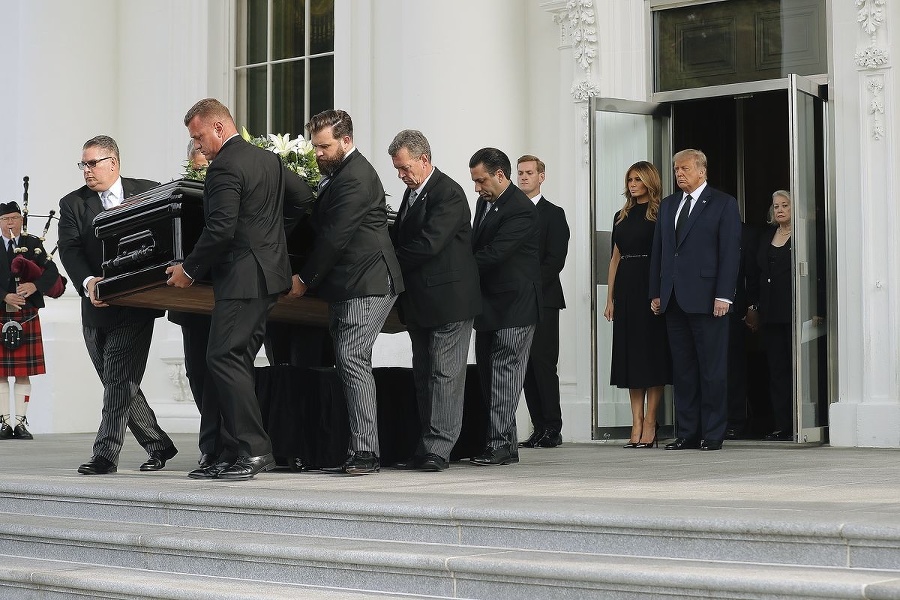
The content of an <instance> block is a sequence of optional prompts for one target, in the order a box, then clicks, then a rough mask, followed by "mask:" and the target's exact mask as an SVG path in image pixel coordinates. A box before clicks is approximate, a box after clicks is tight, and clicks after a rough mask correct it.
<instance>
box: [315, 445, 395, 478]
mask: <svg viewBox="0 0 900 600" xmlns="http://www.w3.org/2000/svg"><path fill="white" fill-rule="evenodd" d="M322 470H323V471H325V472H327V473H344V474H346V475H368V474H369V473H377V472H378V471H380V470H381V463H380V461H379V460H378V456H376V455H375V453H374V452H368V451H365V450H362V451H359V452H354V453H353V454H351V455H350V456H348V457H347V460H346V461H345V462H344V464H342V465H341V466H339V467H332V468H330V469H322Z"/></svg>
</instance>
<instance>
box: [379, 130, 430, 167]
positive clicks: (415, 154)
mask: <svg viewBox="0 0 900 600" xmlns="http://www.w3.org/2000/svg"><path fill="white" fill-rule="evenodd" d="M401 148H406V150H407V152H409V155H410V156H411V157H412V158H419V157H420V156H423V155H424V156H427V157H428V161H429V162H431V145H430V144H429V143H428V138H426V137H425V134H423V133H422V132H421V131H419V130H417V129H404V130H403V131H401V132H400V133H398V134H397V135H395V136H394V141H392V142H391V145H390V146H388V154H389V155H391V156H396V155H397V153H398V152H400V149H401Z"/></svg>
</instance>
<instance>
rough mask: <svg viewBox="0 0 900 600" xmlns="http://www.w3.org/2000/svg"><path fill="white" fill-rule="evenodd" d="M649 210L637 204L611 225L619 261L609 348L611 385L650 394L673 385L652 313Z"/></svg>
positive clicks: (664, 340) (664, 338) (658, 320)
mask: <svg viewBox="0 0 900 600" xmlns="http://www.w3.org/2000/svg"><path fill="white" fill-rule="evenodd" d="M648 206H649V203H648V204H636V205H635V206H634V207H632V209H631V210H630V211H629V212H628V216H627V217H625V220H624V221H622V222H621V223H618V224H616V221H617V220H618V218H619V213H618V212H617V213H616V216H615V218H614V219H613V223H614V224H613V233H612V243H613V244H614V245H615V246H618V247H619V253H620V255H621V259H620V261H619V267H618V269H617V270H616V280H615V287H614V288H613V302H614V305H615V309H614V311H613V343H612V365H611V369H610V378H609V379H610V381H609V382H610V385H614V386H616V387H619V388H629V389H638V388H648V387H655V386H659V385H665V384H668V383H672V359H671V354H670V351H669V338H668V335H667V333H666V321H665V317H664V316H662V315H654V314H653V312H652V311H651V310H650V298H649V297H648V295H649V293H650V249H651V247H652V245H653V231H654V229H655V228H656V223H655V222H653V221H648V220H647V219H646V218H645V217H646V214H647V207H648Z"/></svg>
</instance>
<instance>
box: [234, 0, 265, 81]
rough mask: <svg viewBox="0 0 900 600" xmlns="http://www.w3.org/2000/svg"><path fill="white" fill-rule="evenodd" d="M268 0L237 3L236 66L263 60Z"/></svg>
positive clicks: (243, 0) (245, 0)
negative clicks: (237, 41) (238, 41)
mask: <svg viewBox="0 0 900 600" xmlns="http://www.w3.org/2000/svg"><path fill="white" fill-rule="evenodd" d="M267 2H268V0H240V2H239V3H238V10H237V15H238V40H240V41H242V42H243V43H238V44H237V57H236V59H237V64H238V66H243V65H250V64H256V63H261V62H265V60H266V43H267V38H266V31H267V26H266V21H267V12H268V5H267Z"/></svg>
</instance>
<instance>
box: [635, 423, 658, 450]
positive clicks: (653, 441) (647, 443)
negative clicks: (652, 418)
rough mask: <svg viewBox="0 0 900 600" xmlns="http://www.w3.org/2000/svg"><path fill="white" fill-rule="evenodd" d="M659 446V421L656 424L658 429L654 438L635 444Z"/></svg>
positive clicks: (636, 445)
mask: <svg viewBox="0 0 900 600" xmlns="http://www.w3.org/2000/svg"><path fill="white" fill-rule="evenodd" d="M654 446H656V447H657V448H659V423H657V424H656V430H655V431H654V432H653V440H652V441H650V442H646V443H638V444H635V446H634V447H635V448H653V447H654Z"/></svg>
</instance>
